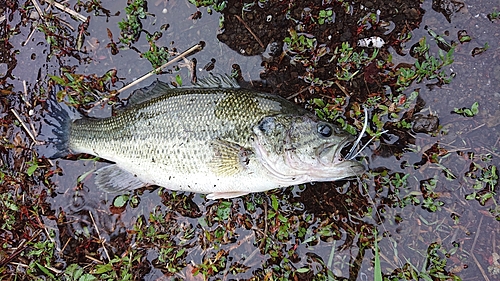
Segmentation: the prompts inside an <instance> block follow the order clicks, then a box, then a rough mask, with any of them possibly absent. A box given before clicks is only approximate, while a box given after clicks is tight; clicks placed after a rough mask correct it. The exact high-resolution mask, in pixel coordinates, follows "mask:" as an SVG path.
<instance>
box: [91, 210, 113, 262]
mask: <svg viewBox="0 0 500 281" xmlns="http://www.w3.org/2000/svg"><path fill="white" fill-rule="evenodd" d="M89 215H90V218H91V219H92V223H94V227H95V231H96V232H97V235H98V236H99V240H101V244H102V248H103V249H104V253H106V257H107V258H108V261H110V260H111V258H110V257H109V254H108V250H107V249H106V245H104V242H105V241H104V239H102V237H101V232H99V228H98V227H97V224H96V223H95V220H94V216H93V215H92V212H89Z"/></svg>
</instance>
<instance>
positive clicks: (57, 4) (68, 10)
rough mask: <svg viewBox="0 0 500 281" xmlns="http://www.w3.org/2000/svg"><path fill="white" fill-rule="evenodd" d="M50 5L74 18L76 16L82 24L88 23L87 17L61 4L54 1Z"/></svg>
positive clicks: (50, 1)
mask: <svg viewBox="0 0 500 281" xmlns="http://www.w3.org/2000/svg"><path fill="white" fill-rule="evenodd" d="M49 3H50V4H52V5H54V6H56V8H58V9H59V10H61V11H63V12H66V13H68V14H70V15H72V16H74V17H75V18H77V19H78V20H80V21H82V22H86V21H87V17H85V16H83V15H81V14H79V13H77V12H75V11H73V10H71V9H70V8H68V7H66V6H64V5H62V4H61V3H58V2H56V1H54V0H49Z"/></svg>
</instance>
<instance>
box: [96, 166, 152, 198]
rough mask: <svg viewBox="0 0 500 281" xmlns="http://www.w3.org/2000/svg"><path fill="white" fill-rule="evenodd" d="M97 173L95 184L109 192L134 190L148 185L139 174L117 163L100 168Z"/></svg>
mask: <svg viewBox="0 0 500 281" xmlns="http://www.w3.org/2000/svg"><path fill="white" fill-rule="evenodd" d="M95 174H96V177H95V184H96V185H97V187H99V188H100V189H102V190H104V191H106V192H108V193H117V192H123V191H126V190H134V189H137V188H141V187H143V186H145V185H146V183H144V182H143V181H141V180H140V179H138V178H137V176H135V175H134V174H132V173H130V172H127V171H125V170H123V169H122V168H120V167H118V165H116V164H113V165H109V166H106V167H103V168H100V169H99V170H97V171H96V172H95Z"/></svg>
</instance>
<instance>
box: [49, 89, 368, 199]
mask: <svg viewBox="0 0 500 281" xmlns="http://www.w3.org/2000/svg"><path fill="white" fill-rule="evenodd" d="M148 93H149V94H151V97H149V98H148V97H146V98H144V97H141V96H140V94H146V96H147V94H148ZM137 96H138V97H139V98H135V99H136V100H135V101H134V102H133V104H130V105H129V106H127V107H125V108H124V109H121V110H119V111H118V112H117V114H116V115H115V116H112V117H108V118H102V119H92V118H81V119H77V120H74V121H72V122H70V123H69V125H68V128H67V131H68V132H67V133H68V134H69V136H66V135H62V133H59V134H60V137H61V139H64V140H66V139H67V143H64V141H61V144H60V146H62V145H63V144H64V145H65V146H67V147H66V148H65V150H67V151H68V152H69V153H87V154H92V155H96V156H98V157H101V158H103V159H107V160H109V161H112V162H115V163H116V164H114V165H111V166H107V167H105V168H103V169H101V170H99V171H98V172H97V175H96V184H98V185H99V186H100V187H101V188H103V189H104V190H107V191H123V190H131V189H135V188H139V187H141V186H143V185H144V184H155V185H159V186H164V187H167V188H169V189H172V190H181V191H193V192H199V193H206V194H209V196H208V197H209V198H213V199H215V198H230V197H235V196H239V195H243V194H247V193H250V192H260V191H266V190H269V189H273V188H278V187H284V186H289V185H292V184H300V183H305V182H309V181H323V180H336V179H339V178H344V177H349V176H352V175H355V174H357V173H359V172H360V171H361V169H362V166H361V165H360V164H359V163H357V162H355V161H351V160H345V159H341V157H340V155H339V154H340V149H341V148H342V147H343V146H345V144H346V143H348V142H350V141H352V136H350V135H347V134H346V133H345V132H343V131H342V130H340V129H339V128H338V127H337V126H336V125H333V124H329V123H326V122H322V121H318V120H317V118H316V117H315V116H314V114H312V113H310V112H309V111H307V110H305V109H303V108H301V107H298V106H297V105H295V104H293V103H291V102H290V101H288V100H286V99H283V98H281V97H279V96H275V95H271V94H268V93H260V92H255V91H252V90H248V89H242V88H221V87H209V88H175V89H169V88H168V87H167V86H166V85H165V84H163V83H160V84H156V86H150V87H149V88H147V89H146V90H144V91H143V92H142V93H138V94H137ZM131 99H132V98H131ZM55 112H60V111H57V110H56V111H55ZM64 128H66V127H65V126H64V124H62V125H61V126H60V128H58V129H57V130H55V131H54V132H56V131H57V132H63V133H64V131H65V129H64ZM325 128H326V129H325ZM320 130H323V131H325V130H326V131H325V132H322V131H320ZM56 134H58V133H56ZM329 166H330V167H329ZM344 166H345V167H344ZM323 170H324V171H323ZM337 170H338V171H337Z"/></svg>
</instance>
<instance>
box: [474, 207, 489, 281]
mask: <svg viewBox="0 0 500 281" xmlns="http://www.w3.org/2000/svg"><path fill="white" fill-rule="evenodd" d="M483 218H484V217H483V216H481V219H480V220H479V225H478V226H477V232H476V237H474V242H473V243H472V247H471V249H470V254H471V256H472V258H473V259H474V262H476V265H477V267H478V268H479V271H481V274H483V277H484V280H486V281H490V278H488V275H486V272H485V271H484V269H483V267H482V266H481V264H480V263H479V261H478V260H477V259H476V256H475V255H474V247H476V242H477V237H479V231H480V230H481V224H482V223H483Z"/></svg>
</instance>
